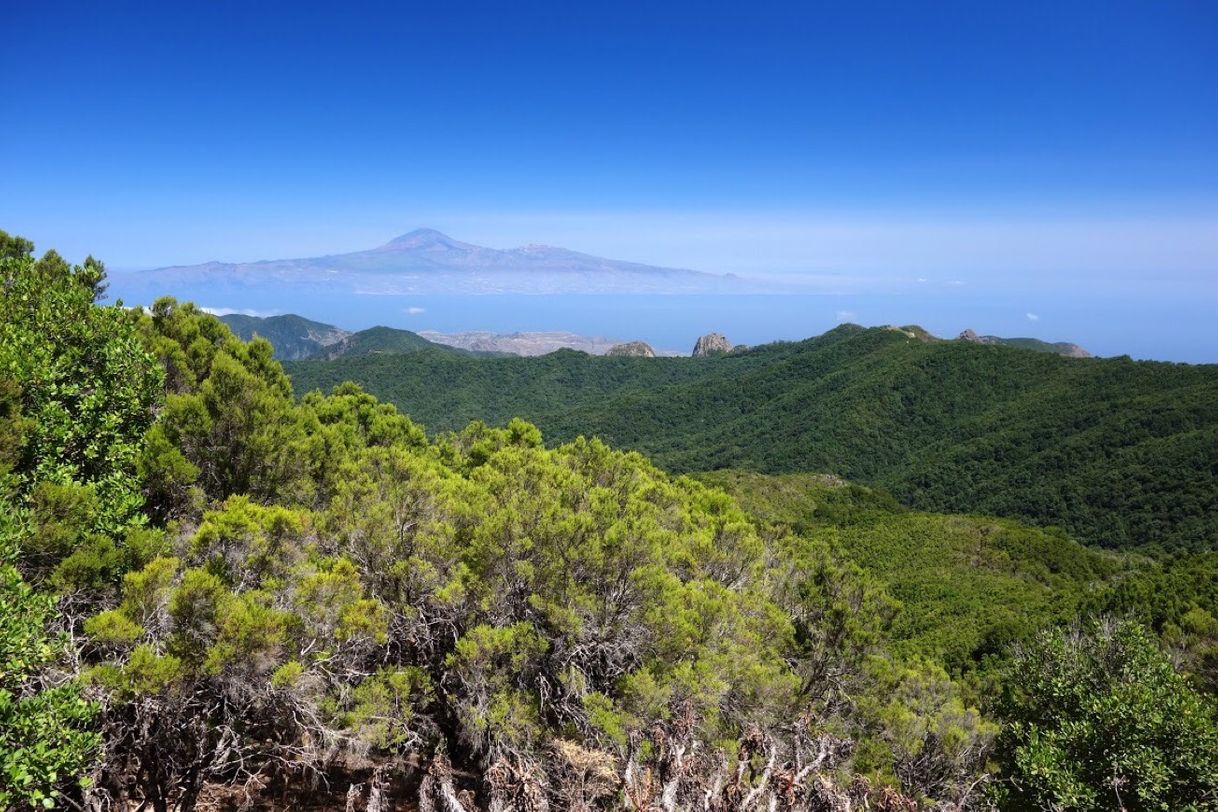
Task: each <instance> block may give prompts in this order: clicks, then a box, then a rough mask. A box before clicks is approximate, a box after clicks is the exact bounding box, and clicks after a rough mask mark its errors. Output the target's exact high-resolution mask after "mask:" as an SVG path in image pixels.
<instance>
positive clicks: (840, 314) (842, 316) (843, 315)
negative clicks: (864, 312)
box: [837, 310, 859, 322]
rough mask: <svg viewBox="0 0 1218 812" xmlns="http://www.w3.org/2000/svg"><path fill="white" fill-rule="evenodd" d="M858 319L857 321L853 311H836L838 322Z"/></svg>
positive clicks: (856, 315)
mask: <svg viewBox="0 0 1218 812" xmlns="http://www.w3.org/2000/svg"><path fill="white" fill-rule="evenodd" d="M858 319H859V314H858V313H855V312H854V311H853V310H839V311H837V320H838V321H839V322H847V321H858Z"/></svg>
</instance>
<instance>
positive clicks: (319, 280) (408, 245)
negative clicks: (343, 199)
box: [113, 229, 766, 298]
mask: <svg viewBox="0 0 1218 812" xmlns="http://www.w3.org/2000/svg"><path fill="white" fill-rule="evenodd" d="M113 282H114V284H115V286H116V287H115V292H116V293H117V292H121V293H122V294H123V295H124V296H127V297H128V298H131V297H133V296H139V295H140V293H141V292H146V291H149V290H151V291H152V292H153V293H154V294H155V295H160V294H163V293H165V292H174V293H176V294H177V295H179V296H181V295H184V294H183V291H184V290H194V289H200V286H209V285H210V286H223V287H225V288H229V289H235V290H238V291H239V290H240V289H241V288H243V287H267V286H271V287H274V288H276V289H279V290H282V289H284V288H285V287H292V288H298V289H307V290H315V291H325V292H329V293H363V294H380V295H385V294H420V293H441V294H462V293H464V294H469V293H611V292H619V293H729V292H744V291H754V292H757V291H761V290H764V289H766V287H765V286H764V285H759V284H755V283H751V282H747V281H746V280H743V279H740V278H738V277H735V276H732V275H730V274H729V275H726V276H720V275H715V274H708V273H700V272H698V271H690V270H684V269H680V268H663V267H657V266H653V265H644V264H642V263H637V262H624V261H621V260H613V259H604V258H601V257H594V256H591V255H589V254H582V253H579V252H577V251H570V250H568V249H565V248H557V247H554V246H548V245H526V246H523V247H520V248H509V249H497V248H487V247H485V246H480V245H474V244H472V243H467V242H461V241H459V240H454V239H452V238H451V237H449V236H447V235H445V234H441V233H440V232H438V231H435V230H432V229H418V230H416V231H412V232H410V233H408V234H403V235H402V236H400V237H397V238H396V239H393V240H390V241H389V242H387V243H385V244H384V245H381V246H379V247H377V248H373V249H370V250H366V251H355V252H352V253H347V254H334V255H330V256H323V257H306V258H300V259H279V260H264V261H260V262H239V263H227V262H207V263H203V264H201V265H185V266H171V267H166V268H158V269H155V270H150V271H139V272H133V273H121V274H116V275H114V279H113ZM203 289H206V288H203Z"/></svg>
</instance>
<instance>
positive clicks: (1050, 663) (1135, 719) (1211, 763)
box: [1006, 623, 1218, 810]
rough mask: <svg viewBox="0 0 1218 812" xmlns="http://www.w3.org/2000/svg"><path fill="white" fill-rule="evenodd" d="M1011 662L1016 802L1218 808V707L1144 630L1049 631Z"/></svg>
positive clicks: (1012, 795)
mask: <svg viewBox="0 0 1218 812" xmlns="http://www.w3.org/2000/svg"><path fill="white" fill-rule="evenodd" d="M1012 668H1013V673H1012V675H1011V678H1010V679H1009V680H1008V681H1007V685H1008V688H1009V693H1008V698H1007V713H1008V715H1009V717H1010V718H1011V719H1012V720H1013V724H1012V726H1011V727H1010V729H1009V733H1008V735H1009V736H1010V737H1011V739H1012V745H1013V747H1012V750H1011V751H1010V752H1011V761H1012V764H1011V767H1010V772H1011V777H1012V781H1011V783H1010V790H1009V795H1008V797H1007V799H1006V801H1007V804H1008V805H1010V806H1011V808H1015V809H1027V808H1030V807H1036V808H1041V809H1079V810H1093V809H1094V810H1099V809H1128V810H1151V809H1162V810H1169V809H1209V808H1213V807H1214V806H1215V805H1218V726H1215V713H1216V709H1215V706H1214V704H1213V702H1212V701H1210V700H1208V699H1203V698H1201V697H1200V696H1198V695H1197V694H1196V693H1195V692H1193V691H1192V689H1190V688H1189V687H1188V685H1187V683H1186V682H1185V681H1184V679H1183V678H1182V677H1181V676H1180V675H1179V674H1177V673H1176V672H1175V670H1174V669H1173V668H1172V665H1171V663H1170V661H1169V660H1168V659H1167V658H1166V657H1165V656H1164V655H1163V653H1162V652H1161V651H1160V650H1159V648H1158V646H1157V645H1156V642H1155V641H1154V639H1153V638H1152V637H1150V636H1148V635H1147V634H1146V633H1145V632H1144V631H1143V630H1142V629H1140V628H1139V627H1138V626H1136V625H1133V624H1130V623H1116V624H1106V625H1100V624H1091V625H1089V626H1087V627H1086V628H1084V629H1075V630H1073V631H1069V632H1065V633H1045V634H1042V635H1040V636H1039V637H1038V638H1037V640H1036V641H1035V642H1034V643H1033V644H1032V645H1029V646H1027V647H1026V648H1023V649H1022V650H1021V651H1020V653H1019V656H1018V657H1017V658H1016V659H1015V661H1014V664H1013V666H1012Z"/></svg>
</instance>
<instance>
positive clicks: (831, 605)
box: [0, 233, 1218, 812]
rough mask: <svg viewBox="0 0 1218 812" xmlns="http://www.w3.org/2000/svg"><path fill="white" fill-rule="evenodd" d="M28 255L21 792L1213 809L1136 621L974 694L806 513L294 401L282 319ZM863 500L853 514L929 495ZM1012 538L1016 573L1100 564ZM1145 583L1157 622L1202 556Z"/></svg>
mask: <svg viewBox="0 0 1218 812" xmlns="http://www.w3.org/2000/svg"><path fill="white" fill-rule="evenodd" d="M0 256H2V257H3V258H2V259H0V331H2V332H0V485H2V486H3V487H2V490H0V518H2V521H0V555H2V556H3V558H2V560H0V665H2V666H3V671H2V672H0V804H3V805H4V806H5V807H16V808H23V807H28V806H33V805H40V806H45V807H51V806H56V805H62V806H77V807H83V808H93V809H101V808H129V807H133V808H151V809H154V810H168V809H184V810H190V809H195V808H198V807H200V806H203V805H206V806H208V807H211V808H216V807H220V808H224V807H231V808H236V807H242V806H243V805H248V804H251V803H267V804H272V805H281V806H293V805H297V804H298V803H299V802H300V801H301V800H302V799H303V798H310V799H311V802H312V803H315V804H316V803H319V799H321V800H320V803H322V804H323V805H329V806H338V807H342V806H346V807H347V808H356V807H357V805H358V806H359V807H363V808H365V809H369V810H375V811H376V812H379V811H380V810H384V809H388V808H396V807H400V806H402V805H403V804H405V803H417V805H418V807H419V808H420V809H444V810H447V812H462V811H463V810H472V809H475V808H487V809H498V810H520V811H521V812H524V810H541V809H551V808H552V809H588V810H591V809H610V808H622V807H623V806H624V807H626V808H631V809H640V810H642V809H680V810H693V809H714V810H724V811H725V812H726V810H735V809H799V810H813V809H816V810H822V809H828V810H852V809H860V808H874V809H881V810H913V809H919V808H936V809H944V810H947V809H977V808H987V807H989V806H991V805H995V804H997V805H1001V806H1005V807H1006V808H1011V809H1020V808H1027V799H1033V800H1034V802H1035V803H1037V804H1040V805H1042V806H1044V807H1045V808H1065V807H1068V806H1081V805H1083V802H1086V803H1089V804H1090V805H1091V808H1105V807H1106V805H1107V806H1110V805H1111V804H1110V799H1111V797H1112V794H1113V793H1119V794H1120V798H1121V800H1122V802H1124V803H1125V805H1126V807H1127V808H1129V809H1166V808H1183V807H1184V806H1187V805H1190V804H1191V805H1192V806H1193V807H1195V808H1199V809H1200V808H1213V807H1214V806H1215V805H1218V725H1216V723H1215V713H1216V710H1215V707H1214V704H1213V702H1212V700H1211V699H1210V698H1209V697H1208V696H1206V695H1204V694H1203V693H1201V692H1199V691H1198V690H1197V688H1196V687H1195V685H1194V684H1192V683H1190V682H1189V680H1190V679H1194V678H1195V675H1194V674H1192V673H1191V672H1180V671H1177V670H1176V668H1175V667H1173V665H1172V662H1171V661H1170V660H1169V658H1168V656H1167V655H1166V654H1165V653H1164V651H1163V650H1162V649H1161V648H1160V644H1159V642H1158V639H1157V638H1156V637H1153V636H1150V635H1149V634H1148V633H1147V632H1145V631H1143V630H1142V628H1141V627H1140V626H1136V625H1133V624H1126V625H1117V626H1103V625H1101V626H1094V627H1087V626H1082V627H1079V629H1078V631H1076V632H1073V633H1071V634H1068V635H1066V636H1059V637H1055V636H1054V633H1053V632H1045V633H1043V634H1032V633H1029V634H1027V635H1024V638H1026V641H1025V642H1024V644H1023V645H1022V646H1020V647H1017V648H1016V649H1013V650H1012V652H1013V654H1012V656H1014V657H1015V660H1014V661H1011V664H1010V667H1011V668H1020V667H1021V664H1024V663H1033V664H1040V665H1038V668H1039V671H1038V672H1037V673H1038V674H1039V675H1043V680H1042V682H1035V681H1023V682H1020V680H1021V679H1022V673H1021V674H1020V676H1018V677H1017V676H1010V675H1008V676H1006V677H1001V676H999V677H996V679H999V680H1000V682H999V684H1000V685H1001V686H1002V687H1003V688H1004V690H1003V691H1002V692H1000V696H1001V698H1002V703H1001V704H992V706H991V705H990V704H987V706H986V708H985V709H982V708H979V707H978V706H977V704H976V702H975V701H974V700H973V698H972V697H974V696H975V694H974V692H973V691H972V689H970V688H968V687H966V686H963V685H962V684H961V683H959V682H957V681H955V680H953V679H952V678H951V677H950V676H949V674H948V673H947V672H946V671H945V670H944V669H943V668H942V667H941V666H940V665H939V664H937V663H936V662H934V661H932V660H930V659H927V657H925V656H924V653H925V652H933V651H934V650H935V645H937V644H936V643H935V642H934V641H935V640H936V639H937V638H934V637H933V636H932V637H930V638H922V637H918V635H917V634H915V633H911V632H910V631H909V630H906V629H903V627H902V626H901V625H900V624H901V620H900V618H901V610H900V608H899V607H898V606H897V605H896V604H895V603H894V601H893V599H892V598H891V597H890V596H889V595H888V594H887V592H886V590H885V588H884V583H883V581H882V580H879V579H877V578H876V577H874V576H872V575H870V574H868V573H867V572H865V571H863V570H862V569H861V568H860V567H858V566H857V565H856V564H854V563H852V562H850V561H849V560H846V559H845V558H843V557H842V555H841V554H840V550H839V549H838V548H839V547H841V548H843V549H844V548H847V547H848V546H849V545H846V544H841V545H839V544H837V542H835V541H831V540H827V539H826V538H822V537H821V536H820V535H819V534H820V533H821V531H822V530H823V529H824V528H823V527H820V526H819V525H818V524H817V522H819V521H821V520H822V519H824V518H825V516H823V515H822V516H820V517H817V516H816V512H815V511H813V519H814V521H812V522H811V523H809V522H804V521H802V520H801V518H800V515H799V511H800V509H799V507H798V505H793V506H789V507H790V511H789V515H787V516H785V517H783V516H777V517H775V518H777V519H779V520H778V521H769V520H762V519H758V518H757V517H754V516H752V515H750V514H749V512H747V511H746V510H745V509H743V508H742V507H741V506H740V504H739V503H738V502H737V501H736V500H735V499H733V498H732V497H731V496H729V495H728V494H726V493H725V492H724V491H722V490H720V489H719V488H717V487H712V486H709V485H707V484H704V483H702V482H699V481H697V480H694V479H691V478H687V477H676V478H674V477H672V476H670V475H668V474H666V473H664V472H663V471H662V470H660V469H658V468H656V467H655V466H653V465H652V464H651V463H650V462H648V461H647V460H646V459H645V458H643V457H642V456H640V455H638V454H637V453H631V452H621V451H615V450H613V449H611V448H610V447H608V446H606V445H605V444H603V443H602V442H600V441H599V440H586V439H582V438H581V439H575V440H573V441H571V442H568V443H564V444H561V445H559V446H557V447H555V448H546V447H545V446H544V445H543V443H542V436H541V434H540V432H539V431H538V430H537V428H536V427H534V426H533V425H531V424H529V423H526V422H524V421H522V420H512V421H509V422H508V424H507V426H506V427H504V428H498V429H496V428H488V427H487V426H486V425H484V424H481V423H473V424H470V425H468V426H466V427H464V428H463V429H461V431H460V432H456V433H441V434H437V435H433V436H431V437H428V436H427V435H426V434H425V433H424V432H423V431H422V429H421V428H420V427H419V426H417V425H416V424H415V423H413V422H412V421H411V420H410V419H409V418H408V417H406V416H405V415H403V414H401V413H399V412H398V411H397V410H396V409H395V408H394V407H392V406H390V405H388V404H384V403H380V402H378V401H377V400H376V399H375V398H374V397H373V396H371V395H370V394H368V393H365V392H364V391H362V390H361V389H360V388H359V387H358V386H356V385H354V384H342V385H340V386H338V387H336V388H335V389H334V390H332V391H331V392H330V393H328V394H322V393H312V394H309V395H307V396H305V397H304V398H303V399H301V400H299V401H297V400H296V399H294V398H293V396H292V388H291V386H290V384H289V381H288V378H287V376H286V375H285V374H284V372H283V370H282V368H281V367H280V365H279V364H278V363H277V362H275V361H274V360H273V359H272V357H271V347H270V345H269V344H268V343H267V342H266V341H262V340H255V341H253V342H250V343H244V342H241V341H240V340H238V339H236V338H235V337H234V336H233V335H232V334H231V332H230V331H229V330H228V328H227V327H225V326H224V325H223V324H222V323H221V322H220V321H218V320H217V319H215V318H213V317H211V316H208V315H206V314H204V313H202V312H200V311H198V310H197V309H195V308H194V307H193V306H191V305H188V304H179V303H177V302H174V301H173V300H170V299H165V300H161V301H159V302H157V303H156V305H155V306H154V307H153V308H152V309H151V310H150V311H149V312H139V311H132V310H126V309H124V308H122V307H121V306H114V307H99V306H97V305H96V304H94V302H95V300H96V297H97V295H98V293H99V291H100V289H101V287H102V285H103V269H102V267H101V265H100V263H97V262H94V261H92V260H89V261H86V263H85V264H84V265H83V266H69V265H68V264H67V263H65V262H64V261H63V260H62V259H60V258H59V257H57V256H56V255H54V254H48V255H46V256H45V257H43V258H42V259H41V260H35V259H34V258H33V257H32V246H30V245H29V244H28V243H26V242H24V241H20V240H16V239H13V238H9V237H7V235H3V234H2V233H0ZM741 490H742V494H743V493H744V490H745V489H741ZM852 494H853V495H852V496H851V497H850V498H848V499H839V500H837V502H836V503H835V504H836V509H837V510H838V514H839V515H838V517H837V518H836V519H834V520H833V521H834V522H836V524H837V525H838V526H839V527H840V528H841V529H843V530H846V529H850V528H852V527H865V525H866V522H867V521H868V520H867V519H866V517H865V516H863V515H862V514H865V513H867V512H869V511H872V510H878V511H880V512H881V513H885V514H887V515H889V516H897V515H900V514H901V511H900V510H899V509H897V508H895V506H893V505H892V504H891V502H890V500H887V499H885V497H883V495H882V494H874V493H871V492H866V491H854V492H852ZM747 501H748V500H747V499H746V503H747ZM754 501H755V503H756V504H758V505H759V504H760V501H759V500H754ZM822 501H825V502H826V503H828V502H832V501H833V499H831V498H830V499H822ZM787 519H789V520H790V521H786V520H787ZM969 521H981V520H969ZM1009 530H1010V533H1011V536H1010V539H1011V540H1009V541H1003V542H995V544H996V546H997V547H999V548H1001V549H1002V550H1005V551H1007V552H1008V553H1011V554H1012V555H1013V556H1014V558H1018V559H1019V560H1020V562H1021V563H1020V564H1019V566H1020V567H1024V566H1026V564H1027V562H1028V561H1029V560H1031V558H1032V557H1033V555H1034V554H1033V552H1031V551H1032V550H1034V549H1039V550H1041V552H1044V553H1046V555H1047V560H1048V561H1050V562H1057V563H1064V564H1069V566H1070V567H1072V568H1075V569H1072V571H1071V572H1070V573H1068V578H1069V579H1072V580H1074V581H1076V582H1079V583H1081V582H1083V581H1085V580H1087V579H1090V578H1092V577H1099V578H1102V577H1104V576H1106V575H1108V574H1110V571H1109V570H1107V569H1105V567H1106V566H1107V565H1106V564H1105V563H1104V562H1106V561H1107V560H1108V559H1106V558H1102V557H1096V558H1089V557H1088V556H1086V555H1084V554H1082V553H1081V552H1080V551H1078V550H1075V549H1071V550H1069V551H1067V552H1064V553H1061V554H1060V555H1058V556H1057V557H1055V555H1056V554H1055V553H1053V549H1054V546H1055V544H1057V542H1058V541H1061V540H1060V539H1059V538H1058V537H1055V536H1052V535H1048V534H1043V533H1040V532H1039V531H1021V530H1019V529H1018V528H1016V527H1015V526H1014V525H1011V526H1010V527H1009ZM1025 532H1026V533H1029V534H1030V535H1028V536H1027V538H1024V537H1023V536H1022V535H1021V533H1025ZM999 535H1001V534H999ZM892 543H896V541H895V540H893V542H892ZM1062 543H1063V544H1066V542H1064V541H1063V542H1062ZM1037 545H1039V547H1038V546H1037ZM1021 550H1028V551H1029V552H1027V554H1026V555H1025V554H1024V553H1022V552H1020V553H1019V555H1014V553H1013V552H1012V551H1021ZM1072 562H1073V563H1072ZM1057 563H1050V564H1046V566H1048V567H1050V568H1052V567H1054V566H1057ZM987 567H988V565H987ZM1136 576H1137V577H1138V578H1142V579H1144V580H1143V586H1142V587H1137V586H1136V585H1132V580H1130V581H1129V583H1130V584H1131V588H1130V589H1129V590H1128V591H1126V592H1123V593H1122V600H1124V601H1126V602H1127V603H1128V605H1129V606H1130V611H1132V612H1134V613H1135V614H1136V613H1137V608H1138V607H1139V606H1140V605H1141V604H1142V596H1143V595H1144V594H1145V593H1144V591H1143V590H1144V589H1145V588H1146V587H1147V586H1149V585H1150V584H1152V583H1154V579H1173V578H1181V577H1183V574H1182V573H1176V572H1174V571H1169V570H1168V569H1167V568H1166V566H1165V565H1160V564H1153V565H1148V568H1146V569H1145V570H1138V571H1137V573H1136ZM1047 577H1048V580H1049V582H1050V583H1048V584H1047V585H1048V586H1049V587H1055V585H1057V582H1055V581H1053V580H1052V577H1049V576H1047ZM894 583H895V581H894ZM1194 591H1195V592H1196V593H1197V595H1199V596H1200V595H1201V594H1202V590H1201V587H1200V585H1197V588H1196V589H1195V590H1194ZM1042 606H1045V607H1048V608H1046V609H1045V610H1044V611H1045V612H1046V615H1044V616H1045V617H1049V616H1050V614H1051V613H1052V612H1056V613H1058V614H1059V615H1060V614H1063V613H1066V612H1067V611H1068V610H1067V609H1065V608H1063V607H1062V606H1058V605H1056V604H1043V605H1042ZM1180 608H1181V609H1183V606H1181V607H1180ZM1197 610H1200V607H1199V606H1195V605H1190V606H1189V608H1188V609H1187V610H1186V611H1185V612H1184V615H1185V616H1189V615H1195V614H1196V611H1197ZM1179 618H1180V615H1179V614H1178V613H1169V616H1165V617H1164V618H1162V619H1161V623H1162V627H1163V628H1162V631H1164V634H1165V635H1166V632H1167V627H1168V625H1170V624H1174V623H1175V620H1174V619H1179ZM1175 625H1176V626H1178V628H1179V629H1180V630H1182V631H1183V630H1185V628H1186V627H1187V628H1188V629H1193V628H1194V627H1195V626H1196V624H1191V625H1190V623H1185V624H1183V625H1180V624H1175ZM894 631H895V634H894ZM1021 634H1022V632H1021ZM1024 638H1021V639H1024ZM1059 639H1060V640H1062V641H1064V642H1062V643H1060V644H1058V643H1055V642H1054V641H1055V640H1059ZM911 641H913V642H912V643H911ZM965 649H967V646H966V647H965ZM965 649H962V651H963V650H965ZM1189 650H1190V651H1194V650H1196V649H1195V647H1194V648H1190V649H1189ZM969 653H970V654H972V652H971V651H970V652H969ZM962 656H963V655H962ZM1004 662H1006V660H1004ZM1196 662H1197V663H1199V664H1203V661H1202V660H1197V661H1196ZM1022 668H1023V670H1024V671H1027V670H1029V669H1028V667H1027V666H1022ZM989 673H993V674H995V675H1001V674H1002V673H1003V672H1002V671H1001V670H1000V669H994V670H992V671H991V672H989ZM1042 685H1043V688H1042V687H1041V686H1042ZM997 695H998V694H996V696H997ZM1158 708H1163V709H1167V710H1168V711H1170V714H1168V715H1164V714H1159V715H1156V714H1155V713H1153V712H1151V711H1153V710H1154V709H1158ZM1113 735H1116V736H1126V739H1122V742H1123V743H1126V744H1127V746H1123V747H1120V748H1113V747H1111V746H1108V745H1109V743H1110V739H1111V737H1112V736H1113Z"/></svg>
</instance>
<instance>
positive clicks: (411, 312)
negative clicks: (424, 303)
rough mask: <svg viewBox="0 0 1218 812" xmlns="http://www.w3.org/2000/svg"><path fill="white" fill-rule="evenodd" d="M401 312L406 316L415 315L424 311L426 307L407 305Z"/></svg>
mask: <svg viewBox="0 0 1218 812" xmlns="http://www.w3.org/2000/svg"><path fill="white" fill-rule="evenodd" d="M403 312H404V313H406V315H408V316H417V315H419V314H420V313H426V312H427V309H426V308H423V307H408V308H406V309H405V310H404V311H403Z"/></svg>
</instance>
